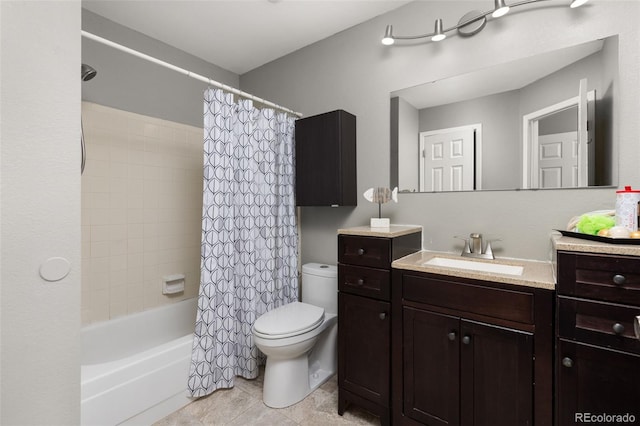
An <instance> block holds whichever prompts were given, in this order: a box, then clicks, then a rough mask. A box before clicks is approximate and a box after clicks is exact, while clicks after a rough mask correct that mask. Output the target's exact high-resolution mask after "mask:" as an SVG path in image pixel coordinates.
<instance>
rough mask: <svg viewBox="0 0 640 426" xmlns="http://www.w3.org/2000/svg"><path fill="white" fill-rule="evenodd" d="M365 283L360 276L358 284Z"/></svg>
mask: <svg viewBox="0 0 640 426" xmlns="http://www.w3.org/2000/svg"><path fill="white" fill-rule="evenodd" d="M363 284H364V280H363V279H362V278H358V285H359V286H361V285H363Z"/></svg>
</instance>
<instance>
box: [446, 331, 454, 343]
mask: <svg viewBox="0 0 640 426" xmlns="http://www.w3.org/2000/svg"><path fill="white" fill-rule="evenodd" d="M447 337H448V338H449V340H451V341H454V340H456V332H455V331H452V332H451V333H449V334H447Z"/></svg>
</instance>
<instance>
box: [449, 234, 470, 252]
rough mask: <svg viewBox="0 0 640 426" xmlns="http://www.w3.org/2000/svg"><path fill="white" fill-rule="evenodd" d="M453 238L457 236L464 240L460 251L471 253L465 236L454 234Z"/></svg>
mask: <svg viewBox="0 0 640 426" xmlns="http://www.w3.org/2000/svg"><path fill="white" fill-rule="evenodd" d="M453 238H457V239H459V240H462V241H464V248H463V249H462V253H471V246H470V245H469V239H468V238H465V237H459V236H457V235H454V236H453Z"/></svg>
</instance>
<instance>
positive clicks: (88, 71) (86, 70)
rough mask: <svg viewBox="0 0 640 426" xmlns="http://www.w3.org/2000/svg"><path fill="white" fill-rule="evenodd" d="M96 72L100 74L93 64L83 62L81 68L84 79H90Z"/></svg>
mask: <svg viewBox="0 0 640 426" xmlns="http://www.w3.org/2000/svg"><path fill="white" fill-rule="evenodd" d="M96 74H98V71H96V70H95V69H94V68H93V67H92V66H91V65H87V64H82V68H81V77H82V81H89V80H91V79H92V78H93V77H95V76H96Z"/></svg>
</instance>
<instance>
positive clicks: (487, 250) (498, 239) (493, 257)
mask: <svg viewBox="0 0 640 426" xmlns="http://www.w3.org/2000/svg"><path fill="white" fill-rule="evenodd" d="M494 241H502V240H501V239H500V238H495V239H493V240H487V247H486V248H485V249H484V253H485V254H486V255H487V256H488V257H491V259H495V256H494V255H493V250H492V249H491V243H492V242H494Z"/></svg>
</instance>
